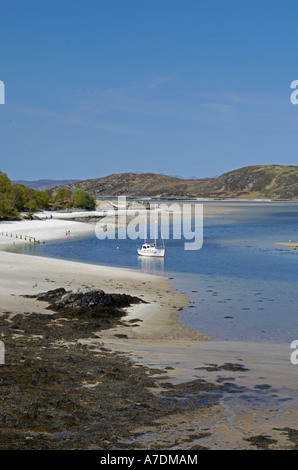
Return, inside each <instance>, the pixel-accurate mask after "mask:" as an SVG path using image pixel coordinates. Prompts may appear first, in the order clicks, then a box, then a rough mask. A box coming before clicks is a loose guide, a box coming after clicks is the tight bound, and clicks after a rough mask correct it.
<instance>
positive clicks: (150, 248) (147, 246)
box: [138, 221, 166, 258]
mask: <svg viewBox="0 0 298 470" xmlns="http://www.w3.org/2000/svg"><path fill="white" fill-rule="evenodd" d="M156 229H157V221H155V240H154V242H153V243H146V241H145V243H144V244H143V245H142V248H138V254H139V255H140V256H151V257H156V258H164V256H165V252H166V250H165V248H164V247H163V248H157V247H156Z"/></svg>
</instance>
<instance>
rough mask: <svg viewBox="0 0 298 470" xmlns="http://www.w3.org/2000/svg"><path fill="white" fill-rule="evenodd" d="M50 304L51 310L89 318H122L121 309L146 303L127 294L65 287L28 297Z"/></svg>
mask: <svg viewBox="0 0 298 470" xmlns="http://www.w3.org/2000/svg"><path fill="white" fill-rule="evenodd" d="M27 297H32V298H36V299H37V300H41V301H44V302H48V303H49V307H48V308H49V309H51V310H54V311H56V312H63V313H67V314H71V315H78V316H85V317H89V318H101V317H104V316H111V315H114V316H121V315H122V314H123V313H122V312H121V310H120V309H122V308H125V307H129V306H130V305H132V304H135V303H140V302H144V301H143V300H141V299H139V298H138V297H133V296H131V295H127V294H109V293H106V292H104V291H103V290H97V289H92V290H88V289H85V288H80V289H77V290H72V291H66V290H65V289H64V287H61V288H58V289H54V290H50V291H48V292H41V293H39V294H36V295H32V296H27Z"/></svg>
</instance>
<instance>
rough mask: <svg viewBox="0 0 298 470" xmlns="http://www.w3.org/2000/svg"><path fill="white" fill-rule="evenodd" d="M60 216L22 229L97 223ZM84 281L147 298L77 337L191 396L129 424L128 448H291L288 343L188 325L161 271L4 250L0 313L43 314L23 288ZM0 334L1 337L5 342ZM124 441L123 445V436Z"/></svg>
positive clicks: (295, 434) (161, 388) (296, 410)
mask: <svg viewBox="0 0 298 470" xmlns="http://www.w3.org/2000/svg"><path fill="white" fill-rule="evenodd" d="M214 210H215V209H214ZM221 210H223V207H222V206H221ZM43 222H44V221H42V222H40V221H38V223H39V224H40V223H41V224H43ZM59 222H60V221H59ZM61 222H62V223H61V224H56V229H55V230H54V228H53V227H52V229H53V230H49V227H47V231H46V233H45V231H44V229H42V228H40V226H39V229H38V230H40V231H39V232H38V230H37V225H36V224H32V223H31V226H30V227H29V226H27V227H26V228H27V231H30V233H31V235H32V236H34V235H33V234H35V235H37V233H39V235H40V238H41V239H42V240H49V239H52V238H51V237H53V238H59V236H60V237H62V236H65V231H66V230H67V227H71V233H73V234H74V233H75V234H76V236H77V235H83V234H87V233H88V231H90V230H94V226H91V225H89V226H87V225H88V224H84V223H83V224H81V223H80V222H70V221H61ZM55 223H56V221H55ZM17 224H22V222H17ZM52 224H53V222H52ZM82 225H84V228H83V227H81V226H82ZM10 226H11V228H12V227H14V228H15V229H16V227H17V226H16V224H10ZM44 227H45V225H44ZM82 228H83V232H82V230H81V229H82ZM0 232H1V224H0ZM30 233H29V234H30ZM0 238H1V242H0V247H1V248H2V249H5V248H7V246H8V245H7V243H8V242H7V240H5V237H4V236H3V237H0ZM9 243H11V241H9ZM82 286H86V287H88V288H100V289H103V290H105V291H106V292H119V293H123V292H125V293H128V294H130V295H135V296H138V297H140V298H142V299H143V300H144V301H145V302H147V303H144V304H138V305H134V306H132V307H129V308H128V309H127V315H126V316H125V317H124V318H123V321H122V322H121V324H118V325H115V326H114V327H113V328H111V329H107V330H103V331H95V332H94V334H93V335H91V336H90V337H86V335H82V337H81V338H80V337H78V338H76V343H77V344H81V345H82V346H84V347H86V348H91V349H92V350H93V351H94V352H95V353H96V351H97V350H98V351H100V349H101V348H102V347H104V348H107V349H108V350H109V351H113V352H119V353H120V355H123V357H127V358H129V359H131V360H132V362H133V364H135V365H136V366H137V365H140V366H142V367H149V369H150V370H152V374H153V376H154V375H155V374H154V371H156V370H162V371H163V372H164V373H165V375H163V376H162V378H160V375H159V373H156V377H155V380H156V383H155V385H154V386H153V384H152V390H151V391H152V393H153V395H154V396H157V397H160V394H161V393H164V392H166V396H168V397H169V396H171V394H175V396H176V397H179V393H181V397H182V396H183V399H186V398H185V397H187V396H188V398H190V397H191V400H192V402H191V404H189V403H188V405H187V406H185V407H184V410H183V411H182V410H181V409H179V407H178V406H177V407H176V410H177V412H176V413H175V408H174V409H173V410H172V413H171V414H170V415H169V414H166V415H165V416H161V415H160V414H157V415H156V422H155V424H153V423H152V422H151V423H150V424H149V425H146V424H145V423H144V425H140V423H139V422H137V428H136V429H134V435H135V436H137V437H136V438H135V441H134V440H133V439H132V437H130V440H129V441H127V443H126V444H127V446H128V447H127V448H129V446H131V445H132V446H136V447H132V448H139V447H140V446H141V447H142V448H145V449H149V448H151V449H154V448H155V449H157V448H159V449H184V450H187V449H194V448H196V447H197V448H199V447H200V446H201V447H204V448H209V449H232V450H233V449H263V448H270V449H294V448H296V447H297V445H298V444H297V443H298V426H297V424H296V423H297V418H298V403H297V397H298V393H297V380H296V379H297V367H298V366H294V365H292V363H291V361H290V355H291V350H290V345H274V344H263V343H262V344H261V343H248V342H243V343H239V342H215V341H212V340H210V339H209V337H208V336H206V335H200V334H199V333H197V332H194V331H192V330H190V329H188V328H186V327H184V326H183V325H182V324H181V323H180V321H179V315H180V311H181V309H183V307H184V306H186V305H187V303H188V299H187V298H186V297H185V296H184V295H181V294H177V293H176V292H174V291H173V288H172V287H171V285H170V284H169V282H168V281H167V280H166V279H164V278H160V277H156V276H151V275H149V274H143V273H141V272H138V271H133V270H126V269H119V268H111V267H106V266H105V267H103V266H94V265H88V264H83V263H75V262H68V261H67V262H66V261H62V260H56V259H50V258H41V257H32V256H28V255H21V254H15V253H7V252H4V251H0V292H1V305H0V315H2V316H3V315H6V316H7V315H8V316H9V317H8V319H9V318H12V319H13V316H15V315H16V314H18V313H19V314H28V313H30V312H35V313H39V314H48V313H49V311H48V310H47V309H46V305H45V304H44V303H43V302H39V301H37V300H36V299H33V298H24V297H23V295H32V294H34V293H38V292H44V291H47V290H49V289H55V288H57V287H65V288H66V289H74V288H78V287H82ZM210 333H211V334H212V332H210ZM5 340H6V338H5V337H4V338H3V341H4V344H5ZM61 341H63V338H61ZM6 349H7V348H6ZM88 350H89V349H88ZM198 381H205V382H206V383H208V384H211V386H210V387H211V388H210V387H209V389H208V390H209V394H210V395H212V394H213V395H214V396H215V397H216V400H215V401H214V402H212V405H210V403H209V401H208V400H209V398H208V399H206V397H205V395H204V397H201V395H202V393H203V392H202V391H201V389H200V390H199V391H198V389H197V385H198ZM205 382H204V383H205ZM94 384H95V385H94ZM94 384H93V385H94V388H93V390H94V391H95V392H96V390H98V391H99V390H100V386H99V385H98V387H99V388H98V389H96V386H97V385H96V381H95V382H94ZM195 386H196V387H195ZM171 387H175V388H174V389H171ZM179 387H180V388H179ZM183 387H184V388H183ZM212 387H213V389H212ZM204 400H205V401H204ZM193 401H195V403H194V402H193ZM206 403H207V405H208V406H206ZM122 437H123V436H122ZM122 445H124V446H125V438H122ZM137 446H138V447H137Z"/></svg>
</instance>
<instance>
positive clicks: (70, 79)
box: [0, 0, 298, 179]
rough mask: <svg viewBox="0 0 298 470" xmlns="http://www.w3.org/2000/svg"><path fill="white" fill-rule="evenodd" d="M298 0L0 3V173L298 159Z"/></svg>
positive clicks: (80, 174)
mask: <svg viewBox="0 0 298 470" xmlns="http://www.w3.org/2000/svg"><path fill="white" fill-rule="evenodd" d="M296 79H298V2H297V1H296V0H258V1H255V0H250V1H244V0H179V1H178V0H146V1H145V0H59V1H57V0H0V80H2V81H3V82H4V83H5V104H4V105H0V170H2V171H4V172H6V173H7V174H8V176H9V177H10V178H11V179H39V178H53V179H87V178H96V177H101V176H105V175H108V174H111V173H120V172H128V171H129V172H154V173H164V174H169V175H174V176H181V177H186V178H187V177H197V178H201V177H213V176H217V175H219V174H221V173H224V172H226V171H230V170H233V169H236V168H239V167H242V166H247V165H255V164H271V163H272V164H273V163H276V164H283V165H297V164H298V160H297V147H298V132H297V130H298V106H295V105H293V104H292V103H291V102H290V95H291V91H292V90H291V89H290V84H291V82H292V81H293V80H296Z"/></svg>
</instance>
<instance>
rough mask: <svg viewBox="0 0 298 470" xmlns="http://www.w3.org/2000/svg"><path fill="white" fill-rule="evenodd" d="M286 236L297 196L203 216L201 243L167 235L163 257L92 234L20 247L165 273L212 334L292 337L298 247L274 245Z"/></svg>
mask: <svg viewBox="0 0 298 470" xmlns="http://www.w3.org/2000/svg"><path fill="white" fill-rule="evenodd" d="M207 204H208V202H204V203H203V206H205V207H206V205H207ZM219 204H220V203H219ZM222 204H224V206H225V208H226V207H227V203H226V202H222ZM229 209H230V210H229ZM289 241H292V242H295V241H296V242H297V243H298V203H283V202H278V203H277V202H274V203H273V202H268V203H266V202H260V203H254V204H252V203H245V202H239V203H230V205H229V204H228V209H227V210H226V211H224V212H219V214H218V215H215V216H213V217H209V218H204V227H203V246H202V248H201V249H200V250H196V251H187V250H185V249H184V242H185V240H183V239H182V240H173V239H171V238H170V239H169V240H166V257H165V259H159V258H156V259H154V258H144V257H139V256H138V255H137V252H136V250H137V246H140V245H141V244H142V240H130V239H125V240H118V239H117V236H116V239H115V240H111V239H105V240H98V239H97V238H96V236H95V234H94V236H88V237H84V238H79V239H78V238H72V237H66V239H65V240H63V241H56V242H48V243H45V244H39V245H31V244H30V245H26V246H24V248H23V252H24V253H29V254H35V255H38V256H49V257H56V258H62V259H67V260H74V261H82V262H87V263H92V264H102V265H110V266H118V267H125V268H132V269H140V270H142V271H144V272H147V273H150V274H157V275H161V276H164V277H166V278H168V279H169V282H171V283H172V285H173V287H174V289H175V290H176V291H177V292H179V293H185V294H186V295H187V296H188V298H189V301H190V303H189V305H188V306H187V307H186V308H185V309H184V310H183V312H182V313H181V321H182V323H184V324H185V325H186V326H188V327H190V328H192V329H194V330H197V331H199V332H201V333H207V334H209V335H210V337H211V338H212V339H215V340H228V341H232V340H235V341H247V340H248V341H266V342H286V343H288V344H289V343H291V341H292V340H293V339H296V337H297V335H298V311H297V299H298V296H297V290H298V250H297V251H296V250H293V249H291V248H287V247H284V246H281V245H277V244H276V242H289Z"/></svg>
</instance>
